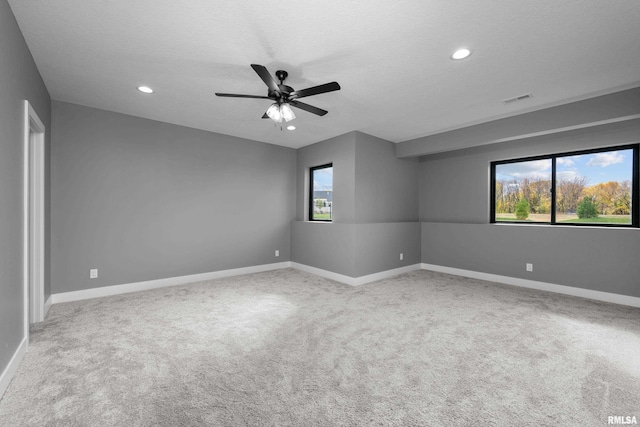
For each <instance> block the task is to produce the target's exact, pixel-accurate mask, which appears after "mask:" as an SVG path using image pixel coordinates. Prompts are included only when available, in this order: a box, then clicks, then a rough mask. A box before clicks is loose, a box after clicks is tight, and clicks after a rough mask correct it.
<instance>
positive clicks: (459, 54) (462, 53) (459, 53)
mask: <svg viewBox="0 0 640 427" xmlns="http://www.w3.org/2000/svg"><path fill="white" fill-rule="evenodd" d="M469 55H471V50H470V49H467V48H466V47H463V48H462V49H458V50H456V51H455V52H453V53H452V54H451V59H464V58H467V57H468V56H469Z"/></svg>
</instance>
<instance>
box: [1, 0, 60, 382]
mask: <svg viewBox="0 0 640 427" xmlns="http://www.w3.org/2000/svg"><path fill="white" fill-rule="evenodd" d="M25 99H26V100H28V101H29V102H30V103H31V104H32V106H33V108H34V109H35V111H36V113H37V114H38V117H40V119H41V120H42V122H43V124H44V125H45V127H46V135H45V143H46V146H47V147H48V146H49V141H50V139H49V134H50V129H51V126H50V108H51V101H50V99H49V93H48V92H47V89H46V87H45V86H44V83H43V81H42V79H41V77H40V74H39V73H38V70H37V68H36V66H35V63H34V62H33V58H32V57H31V53H30V52H29V49H28V48H27V45H26V43H25V41H24V39H23V37H22V34H21V33H20V30H19V28H18V25H17V24H16V21H15V18H14V16H13V13H12V12H11V9H10V8H9V5H8V4H7V2H6V0H0V200H2V202H1V203H0V372H3V371H4V369H5V368H6V367H7V364H8V363H9V360H10V359H11V357H12V356H13V354H14V353H15V351H16V349H17V348H18V345H19V344H20V342H21V341H22V338H23V319H24V311H23V283H22V279H23V278H22V267H23V263H22V225H23V221H22V215H23V212H22V185H23V151H22V150H23V139H22V138H23V136H22V130H23V123H24V113H23V111H24V110H23V100H25ZM45 156H46V159H45V168H47V171H46V174H47V173H48V167H49V166H48V165H49V151H48V150H47V151H46V153H45ZM46 174H45V176H47V175H46ZM45 179H46V185H47V186H48V179H47V178H45ZM48 203H49V198H48V196H47V200H46V206H45V209H46V210H48V207H49V206H48ZM45 226H46V232H45V233H46V236H45V239H46V241H45V246H46V248H45V251H46V253H45V257H47V258H48V254H49V247H48V245H49V238H48V230H49V223H48V221H46V222H45ZM45 269H46V270H45V293H46V294H47V295H49V294H50V290H49V271H48V263H47V264H46V265H45Z"/></svg>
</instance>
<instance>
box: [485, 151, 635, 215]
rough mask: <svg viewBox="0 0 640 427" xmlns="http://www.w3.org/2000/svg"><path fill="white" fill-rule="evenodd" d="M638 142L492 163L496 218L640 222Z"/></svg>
mask: <svg viewBox="0 0 640 427" xmlns="http://www.w3.org/2000/svg"><path fill="white" fill-rule="evenodd" d="M638 211H639V210H638V146H637V145H628V146H623V147H614V148H606V149H597V150H587V151H578V152H573V153H562V154H554V155H548V156H537V157H529V158H526V159H515V160H504V161H499V162H492V163H491V222H527V223H544V224H563V225H591V226H593V225H603V226H627V227H638Z"/></svg>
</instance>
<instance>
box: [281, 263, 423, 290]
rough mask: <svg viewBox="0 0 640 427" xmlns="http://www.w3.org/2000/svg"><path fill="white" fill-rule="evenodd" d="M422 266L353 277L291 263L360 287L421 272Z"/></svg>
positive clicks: (415, 265) (321, 275)
mask: <svg viewBox="0 0 640 427" xmlns="http://www.w3.org/2000/svg"><path fill="white" fill-rule="evenodd" d="M420 266H421V264H413V265H407V266H404V267H399V268H394V269H392V270H386V271H381V272H379V273H373V274H368V275H366V276H360V277H351V276H345V275H344V274H338V273H334V272H333V271H329V270H323V269H321V268H317V267H311V266H310V265H306V264H299V263H297V262H291V267H292V268H295V269H297V270H301V271H306V272H307V273H311V274H315V275H316V276H320V277H324V278H325V279H331V280H335V281H336V282H340V283H344V284H345V285H349V286H360V285H364V284H365V283H371V282H375V281H376V280H382V279H386V278H388V277H391V276H397V275H398V274H403V273H408V272H410V271H415V270H420Z"/></svg>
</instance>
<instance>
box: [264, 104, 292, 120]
mask: <svg viewBox="0 0 640 427" xmlns="http://www.w3.org/2000/svg"><path fill="white" fill-rule="evenodd" d="M267 114H268V113H267ZM280 115H281V116H282V118H283V119H284V120H285V121H287V122H290V121H291V120H293V119H295V118H296V115H295V114H294V113H293V110H292V109H291V106H290V105H289V104H287V103H286V102H285V103H283V104H282V105H280Z"/></svg>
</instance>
